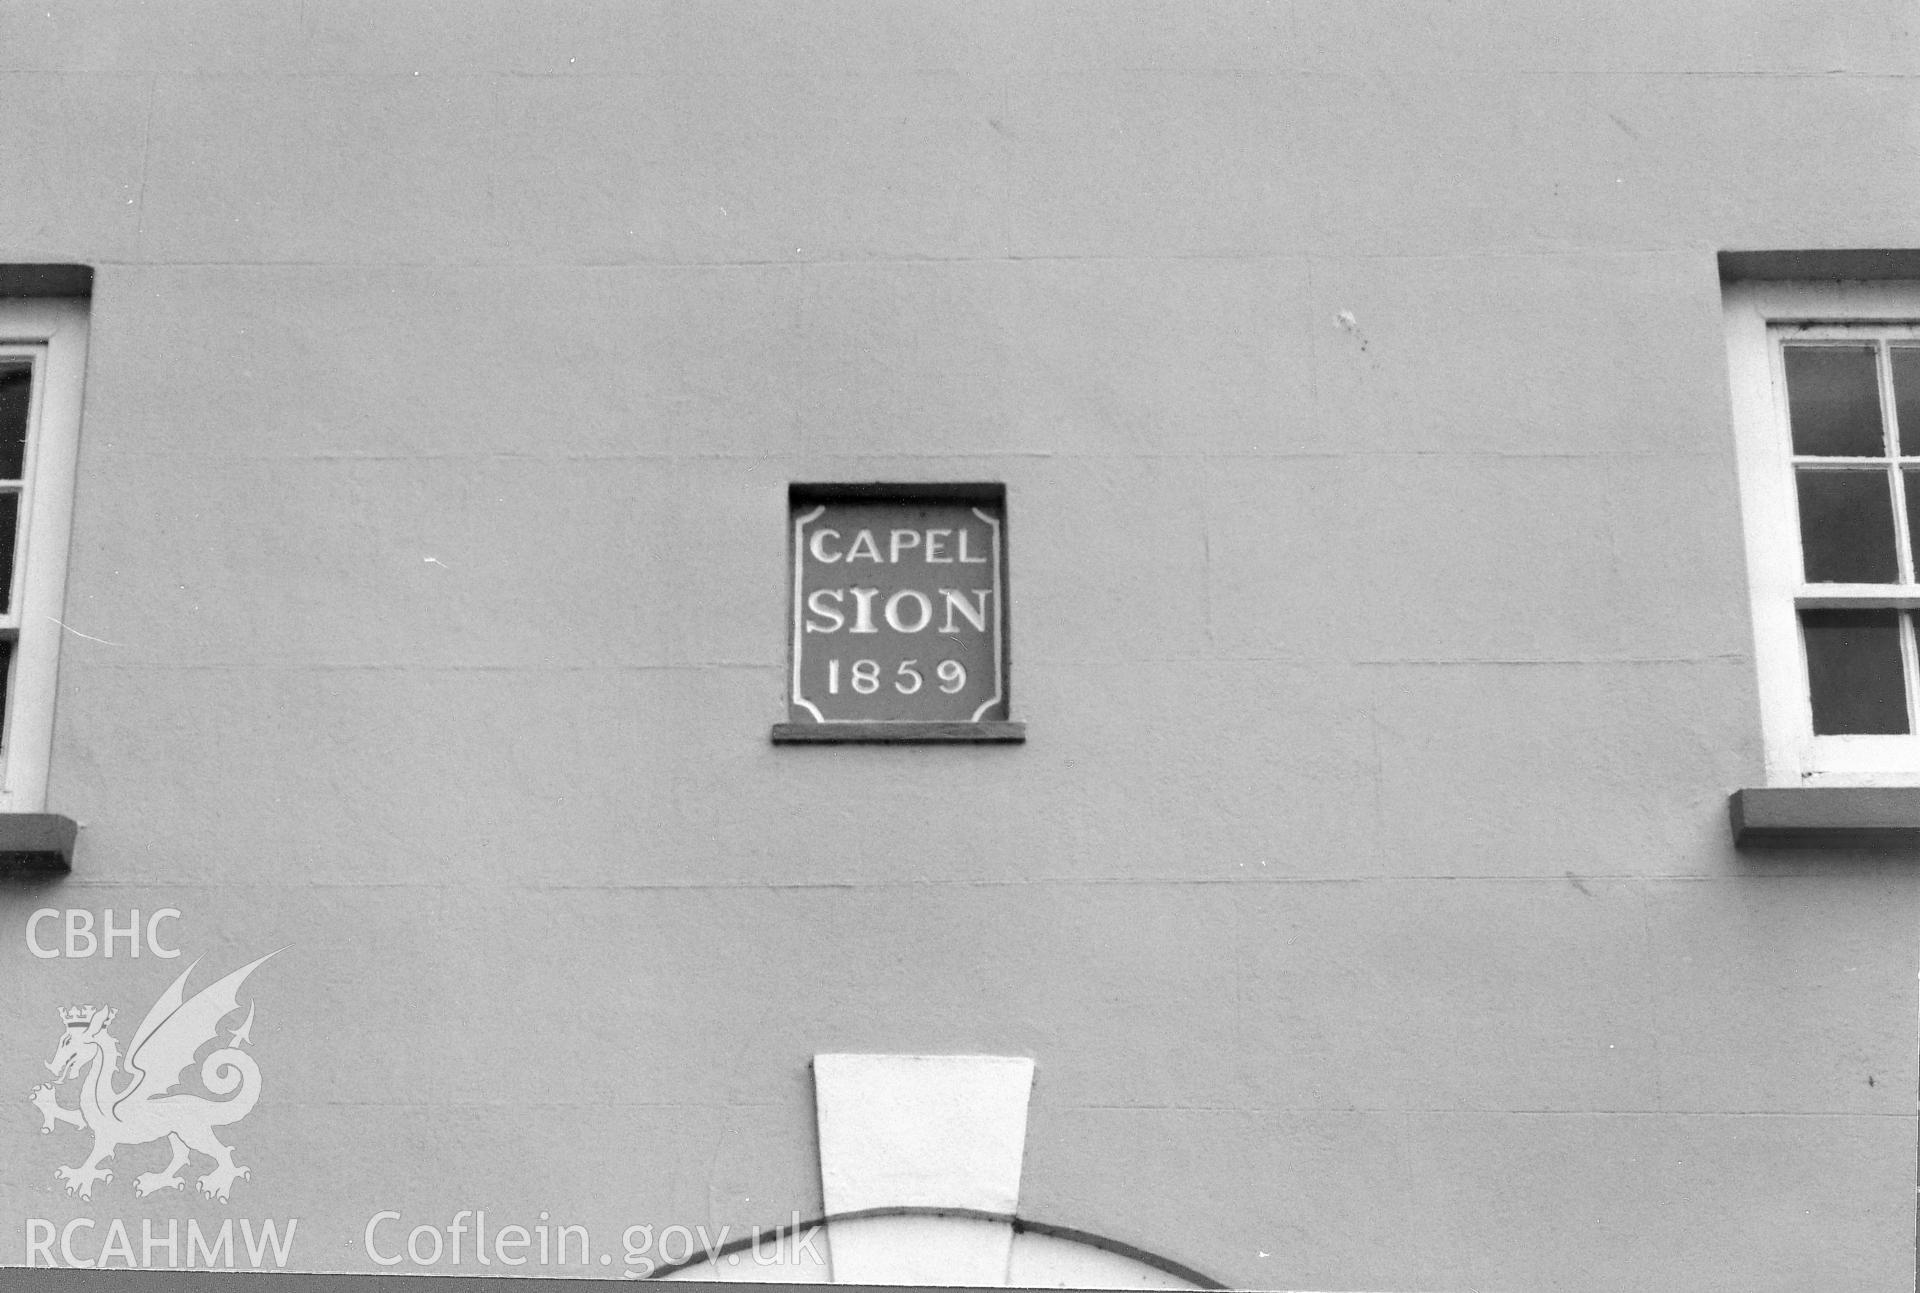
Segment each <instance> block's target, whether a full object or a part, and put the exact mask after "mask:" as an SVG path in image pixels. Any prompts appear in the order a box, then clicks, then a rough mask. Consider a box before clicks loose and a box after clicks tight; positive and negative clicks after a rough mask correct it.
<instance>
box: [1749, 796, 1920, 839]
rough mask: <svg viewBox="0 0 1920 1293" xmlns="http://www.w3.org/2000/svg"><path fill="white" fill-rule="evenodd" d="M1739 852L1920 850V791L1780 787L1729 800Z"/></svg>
mask: <svg viewBox="0 0 1920 1293" xmlns="http://www.w3.org/2000/svg"><path fill="white" fill-rule="evenodd" d="M1727 815H1728V817H1729V819H1730V820H1731V821H1732V824H1733V842H1734V844H1735V846H1737V847H1743V846H1745V845H1749V844H1798V845H1802V846H1822V845H1828V846H1836V847H1844V846H1847V845H1853V844H1887V843H1911V844H1920V786H1775V787H1770V788H1768V789H1765V790H1736V791H1734V792H1733V794H1732V795H1731V796H1730V797H1729V798H1728V800H1727Z"/></svg>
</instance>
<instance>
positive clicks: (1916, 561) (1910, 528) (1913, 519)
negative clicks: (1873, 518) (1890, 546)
mask: <svg viewBox="0 0 1920 1293" xmlns="http://www.w3.org/2000/svg"><path fill="white" fill-rule="evenodd" d="M1906 472H1907V555H1908V556H1909V557H1911V558H1913V568H1914V570H1916V571H1920V548H1916V546H1915V545H1916V544H1920V467H1909V468H1907V469H1906Z"/></svg>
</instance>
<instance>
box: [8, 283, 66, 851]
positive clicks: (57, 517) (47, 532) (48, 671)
mask: <svg viewBox="0 0 1920 1293" xmlns="http://www.w3.org/2000/svg"><path fill="white" fill-rule="evenodd" d="M22 356H25V357H28V358H30V359H31V360H32V362H33V390H32V396H31V400H30V405H29V410H28V415H27V444H26V455H25V459H24V462H23V463H22V466H21V472H20V485H19V492H20V512H19V520H18V521H17V524H18V526H19V533H18V535H17V537H16V540H15V543H14V553H13V563H14V564H13V585H12V587H13V590H14V595H13V597H12V599H11V602H12V604H11V605H10V606H9V607H8V608H7V609H6V611H5V613H4V614H0V638H11V639H13V643H14V647H13V667H12V669H11V670H9V671H8V678H7V685H6V692H7V694H6V714H5V721H4V725H0V812H16V813H20V812H29V813H30V812H41V811H43V810H44V809H45V807H46V798H47V766H48V763H49V760H50V758H51V755H52V748H53V711H54V694H55V688H56V684H57V682H58V675H59V668H60V636H61V633H62V631H63V626H62V623H61V616H62V610H63V607H64V605H65V601H66V589H67V549H68V543H69V539H70V537H71V534H72V529H73V490H74V466H75V462H76V460H77V457H78V451H79V442H80V401H81V391H82V386H83V383H84V379H85V373H86V358H87V303H86V302H85V301H82V300H74V299H69V298H55V297H41V298H6V299H0V358H5V359H13V358H19V357H22ZM8 488H10V487H8Z"/></svg>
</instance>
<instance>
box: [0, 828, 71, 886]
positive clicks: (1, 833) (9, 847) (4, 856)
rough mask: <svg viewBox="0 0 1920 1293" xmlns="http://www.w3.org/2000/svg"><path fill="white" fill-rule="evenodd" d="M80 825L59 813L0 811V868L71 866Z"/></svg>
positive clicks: (31, 869) (38, 869)
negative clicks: (75, 837)
mask: <svg viewBox="0 0 1920 1293" xmlns="http://www.w3.org/2000/svg"><path fill="white" fill-rule="evenodd" d="M79 831H80V827H79V824H78V823H76V822H75V821H74V820H73V818H71V817H62V816H61V815H60V814H58V813H0V872H14V873H19V872H56V871H71V870H73V840H74V836H76V835H77V834H79Z"/></svg>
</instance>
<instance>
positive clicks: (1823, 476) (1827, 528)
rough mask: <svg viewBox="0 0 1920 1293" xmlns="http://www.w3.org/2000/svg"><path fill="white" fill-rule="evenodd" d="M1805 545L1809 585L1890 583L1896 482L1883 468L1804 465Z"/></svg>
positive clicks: (1896, 571)
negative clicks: (1822, 468)
mask: <svg viewBox="0 0 1920 1293" xmlns="http://www.w3.org/2000/svg"><path fill="white" fill-rule="evenodd" d="M1797 475H1798V476H1799V483H1800V546H1801V550H1802V552H1803V553H1804V554H1805V560H1806V570H1807V582H1808V583H1810V584H1891V583H1894V582H1896V581H1897V580H1899V578H1900V566H1899V562H1898V560H1897V559H1896V558H1895V556H1894V547H1893V545H1894V538H1893V493H1892V491H1891V488H1890V486H1891V484H1892V482H1891V481H1890V480H1889V479H1888V476H1887V473H1886V472H1884V471H1818V470H1809V469H1807V468H1804V467H1803V468H1801V470H1800V471H1799V472H1798V473H1797Z"/></svg>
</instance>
